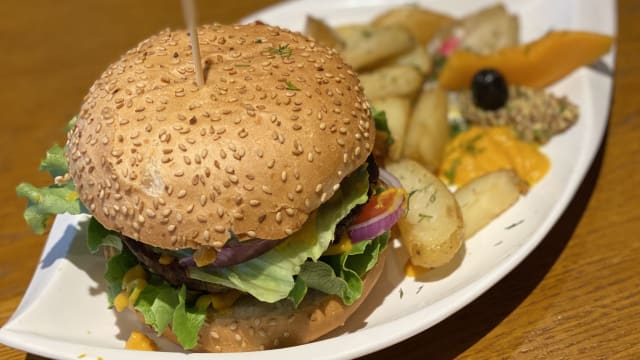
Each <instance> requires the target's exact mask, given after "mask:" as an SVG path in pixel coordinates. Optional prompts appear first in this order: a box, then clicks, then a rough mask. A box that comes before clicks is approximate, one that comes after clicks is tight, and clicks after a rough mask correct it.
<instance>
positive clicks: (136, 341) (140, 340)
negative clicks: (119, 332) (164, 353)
mask: <svg viewBox="0 0 640 360" xmlns="http://www.w3.org/2000/svg"><path fill="white" fill-rule="evenodd" d="M124 348H125V349H128V350H142V351H157V350H158V346H157V345H156V343H155V342H153V340H151V339H149V337H148V336H147V335H145V334H143V333H141V332H138V331H132V332H131V335H129V339H127V342H126V343H125V345H124Z"/></svg>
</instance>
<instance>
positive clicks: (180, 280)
mask: <svg viewBox="0 0 640 360" xmlns="http://www.w3.org/2000/svg"><path fill="white" fill-rule="evenodd" d="M367 172H368V173H369V192H368V193H367V196H368V197H369V198H370V197H371V196H372V195H373V193H374V191H375V184H376V182H377V181H378V175H379V172H378V165H377V164H376V161H375V159H374V158H373V156H371V155H370V156H369V158H368V159H367ZM363 206H364V204H362V205H358V206H356V207H354V208H353V209H352V210H351V211H350V212H349V214H347V216H345V217H344V218H343V219H342V220H340V222H339V223H338V224H337V225H336V230H335V232H334V241H339V240H340V238H341V237H342V236H343V235H344V233H345V232H346V231H347V229H348V228H349V226H350V225H351V223H352V222H353V220H354V219H355V218H356V217H357V216H358V214H359V213H360V211H361V210H362V207H363ZM121 238H122V242H123V243H124V244H125V245H126V246H127V248H128V249H129V250H130V251H131V252H132V253H133V255H135V257H136V258H137V259H138V261H139V262H140V263H141V264H143V265H144V266H145V267H146V268H147V269H149V270H150V271H151V272H153V273H155V274H157V275H159V276H161V277H163V278H164V279H165V280H166V281H167V282H168V283H169V284H171V285H173V286H180V285H182V284H185V285H186V286H187V288H189V289H190V290H197V291H204V292H209V293H221V292H225V291H227V290H229V288H227V287H226V286H222V285H218V284H213V283H209V282H206V281H201V280H196V279H192V278H190V277H189V273H188V271H189V270H188V267H185V266H182V265H180V263H179V262H178V261H173V262H171V263H170V264H160V262H159V258H160V254H158V253H157V252H155V251H154V250H153V249H152V248H151V247H150V246H148V245H145V244H143V243H141V242H139V241H136V240H133V239H131V238H128V237H126V236H121Z"/></svg>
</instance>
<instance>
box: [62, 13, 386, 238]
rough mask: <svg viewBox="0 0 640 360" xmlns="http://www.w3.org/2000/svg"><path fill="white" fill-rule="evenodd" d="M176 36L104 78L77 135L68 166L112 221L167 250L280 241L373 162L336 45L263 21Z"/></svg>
mask: <svg viewBox="0 0 640 360" xmlns="http://www.w3.org/2000/svg"><path fill="white" fill-rule="evenodd" d="M198 36H199V41H200V53H201V57H202V61H203V63H204V73H205V79H206V80H205V84H204V85H203V86H202V87H201V88H198V86H197V85H196V82H195V73H194V66H193V57H192V52H191V46H190V40H189V36H188V33H187V32H185V31H169V30H165V31H162V32H160V33H159V34H157V35H155V36H152V37H151V38H149V39H147V40H145V41H143V42H141V43H140V44H139V45H138V46H137V47H136V48H134V49H132V50H130V51H128V52H127V53H126V54H125V55H124V56H122V58H121V59H120V60H118V61H117V62H116V63H114V64H113V65H111V66H109V68H108V69H107V70H106V71H105V72H104V73H103V74H102V76H101V77H100V78H99V79H98V80H97V81H96V82H95V83H94V84H93V86H92V87H91V89H90V91H89V94H88V95H87V96H86V98H85V103H84V104H83V105H82V108H81V110H80V114H79V116H78V119H77V122H76V125H75V127H74V128H73V130H72V131H71V132H70V133H69V137H68V141H67V154H66V156H67V160H68V162H69V173H70V175H71V177H72V178H73V181H74V183H75V185H76V188H77V191H78V194H79V196H80V199H81V200H82V202H83V204H85V205H86V206H87V208H88V209H89V210H90V211H91V212H92V214H93V216H95V218H96V219H97V220H98V221H99V222H100V223H101V224H102V225H104V226H105V227H106V228H108V229H112V230H115V231H118V232H120V233H122V234H124V235H126V236H128V237H131V238H133V239H136V240H139V241H141V242H144V243H147V244H150V245H153V246H157V247H161V248H167V249H180V248H186V247H191V248H197V247H200V246H201V245H208V246H213V247H215V248H220V247H222V246H223V245H224V243H225V242H226V241H227V239H228V238H229V236H230V233H231V232H233V233H234V234H235V235H236V236H238V237H239V238H240V239H248V238H263V239H280V238H284V237H286V236H287V235H289V234H291V233H292V232H295V231H297V230H298V229H299V228H300V227H301V226H302V225H303V224H304V222H305V221H306V220H307V217H308V215H309V213H310V212H312V211H313V210H315V209H316V208H318V207H319V206H320V205H321V204H322V203H323V202H325V201H326V200H328V199H329V198H330V197H331V196H332V195H333V194H334V192H335V191H336V190H337V189H338V188H339V186H340V182H341V181H342V179H343V178H344V177H346V176H347V175H349V174H350V173H351V172H352V171H354V170H355V169H356V168H357V167H359V166H360V165H361V164H362V163H364V161H365V160H366V158H367V156H368V155H369V153H370V152H371V149H372V147H373V141H374V137H375V136H374V135H375V128H374V126H373V123H372V119H371V111H370V108H369V104H368V102H367V100H366V99H365V96H364V94H363V92H362V87H361V86H360V83H359V81H358V78H357V77H356V74H355V73H354V72H353V71H352V70H351V68H350V67H349V66H348V65H346V64H345V63H344V62H343V61H342V59H340V57H339V56H338V54H337V53H336V52H335V50H332V49H329V48H327V47H324V46H321V45H319V44H318V43H316V42H315V41H314V40H312V39H309V38H307V37H304V36H303V35H301V34H299V33H293V32H290V31H287V30H284V29H281V28H277V27H271V26H267V25H263V24H250V25H233V26H229V25H211V26H203V27H200V28H199V30H198Z"/></svg>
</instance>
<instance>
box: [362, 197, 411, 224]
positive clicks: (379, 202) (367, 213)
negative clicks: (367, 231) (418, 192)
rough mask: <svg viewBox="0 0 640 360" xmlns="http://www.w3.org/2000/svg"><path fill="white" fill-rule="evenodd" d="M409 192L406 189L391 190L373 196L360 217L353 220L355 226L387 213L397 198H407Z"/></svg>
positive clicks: (363, 208)
mask: <svg viewBox="0 0 640 360" xmlns="http://www.w3.org/2000/svg"><path fill="white" fill-rule="evenodd" d="M406 194H407V192H406V191H405V190H404V189H398V188H391V189H387V190H384V191H383V192H381V193H379V194H376V195H374V196H372V197H371V198H370V199H369V201H368V202H367V203H366V204H364V206H363V207H362V210H360V213H359V214H358V216H357V217H356V218H355V219H354V220H353V224H359V223H362V222H365V221H367V220H369V219H372V218H374V217H376V216H378V215H380V214H382V213H384V212H385V211H387V210H388V209H389V208H390V207H391V206H392V205H393V203H394V199H395V198H396V197H397V196H403V197H405V198H406Z"/></svg>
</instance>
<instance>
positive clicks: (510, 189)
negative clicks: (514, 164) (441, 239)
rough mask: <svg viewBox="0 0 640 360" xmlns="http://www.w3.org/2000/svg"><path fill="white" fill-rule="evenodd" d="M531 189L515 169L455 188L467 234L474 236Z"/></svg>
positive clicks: (497, 172)
mask: <svg viewBox="0 0 640 360" xmlns="http://www.w3.org/2000/svg"><path fill="white" fill-rule="evenodd" d="M527 190H528V187H527V184H526V182H525V181H523V180H522V179H521V178H520V177H519V176H518V174H516V172H515V171H513V170H498V171H494V172H490V173H488V174H485V175H483V176H480V177H478V178H476V179H475V180H473V181H471V182H469V183H467V184H466V185H464V186H463V187H461V188H459V189H458V190H457V191H456V192H455V197H456V200H457V201H458V204H459V205H460V209H461V210H462V218H463V219H464V237H465V239H468V238H470V237H471V236H473V234H475V233H476V232H478V231H479V230H480V229H482V228H483V227H485V226H486V225H487V224H488V223H490V222H491V221H492V220H493V219H495V218H496V217H497V216H498V215H500V214H502V213H503V212H504V211H505V210H507V209H508V208H510V207H511V206H512V205H513V204H515V203H516V201H518V198H520V195H521V194H525V193H526V192H527Z"/></svg>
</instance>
